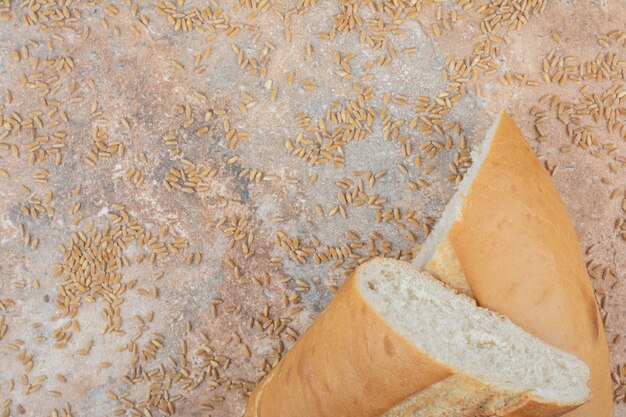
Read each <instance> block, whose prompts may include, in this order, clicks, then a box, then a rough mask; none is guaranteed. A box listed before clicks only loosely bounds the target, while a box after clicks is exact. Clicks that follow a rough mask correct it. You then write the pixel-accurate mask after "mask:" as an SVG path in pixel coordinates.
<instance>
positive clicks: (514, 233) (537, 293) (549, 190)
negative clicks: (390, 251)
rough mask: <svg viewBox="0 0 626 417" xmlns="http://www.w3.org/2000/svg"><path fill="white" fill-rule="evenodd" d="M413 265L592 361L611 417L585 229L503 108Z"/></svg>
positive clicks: (599, 399) (596, 395) (597, 392)
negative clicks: (581, 239) (581, 237)
mask: <svg viewBox="0 0 626 417" xmlns="http://www.w3.org/2000/svg"><path fill="white" fill-rule="evenodd" d="M473 160H474V163H473V165H472V167H471V168H470V170H469V171H468V172H467V175H466V176H465V178H464V179H463V181H462V182H461V183H460V184H459V190H458V192H457V193H456V194H455V195H454V196H453V198H452V199H451V201H450V203H449V204H448V205H447V206H446V207H445V209H444V211H443V214H442V216H441V219H440V220H439V222H438V223H437V225H436V226H435V228H434V229H433V232H432V233H431V234H430V236H429V237H428V239H427V240H426V242H425V243H424V245H423V247H422V248H421V250H420V252H419V253H418V254H417V256H416V257H415V259H414V261H413V263H414V265H416V266H417V267H418V268H421V269H425V270H426V271H428V272H430V273H431V274H432V275H434V276H435V277H437V278H439V279H441V280H442V281H445V282H446V283H447V284H448V285H450V286H451V287H453V288H455V289H457V290H458V291H459V292H463V293H465V294H467V295H471V296H472V297H474V298H475V299H476V301H477V303H478V305H480V306H484V307H486V308H488V309H490V310H493V311H496V312H498V313H500V314H502V315H504V316H506V317H508V318H509V319H511V321H513V323H515V324H517V325H518V326H520V327H522V328H523V329H524V330H526V331H528V332H529V333H531V334H533V335H535V336H537V337H539V338H540V339H542V340H544V341H546V342H548V343H550V344H551V345H553V346H555V347H557V348H559V349H563V350H565V351H567V352H570V353H572V354H574V355H576V356H577V357H579V358H580V359H582V360H584V361H585V362H586V363H587V365H588V366H589V368H590V372H591V382H590V386H591V390H592V393H593V398H592V400H591V401H590V402H588V403H587V404H585V405H583V406H582V407H580V408H578V409H577V410H575V411H573V412H571V413H569V414H567V416H568V417H609V416H612V415H613V401H612V390H611V381H610V374H609V351H608V346H607V343H606V338H605V334H604V328H603V325H602V320H601V318H600V315H599V313H598V309H597V305H596V300H595V296H594V292H593V289H592V287H591V284H590V282H589V278H588V274H587V270H586V267H585V263H584V259H583V255H582V252H581V250H580V247H579V243H578V239H577V237H576V232H575V230H574V227H573V225H572V222H571V220H570V218H569V216H568V213H567V208H566V207H565V205H564V204H563V201H562V200H561V198H560V196H559V193H558V191H557V189H556V188H555V186H554V184H553V183H552V180H551V178H550V176H549V175H548V173H547V171H546V170H545V169H544V167H543V166H542V165H541V163H540V162H539V160H538V159H537V158H536V156H535V154H534V152H533V151H532V149H530V147H529V146H528V144H527V143H526V141H525V139H524V138H523V136H522V134H521V132H520V131H519V129H518V128H517V127H516V126H515V124H514V122H513V120H512V119H511V118H510V117H509V116H508V115H507V114H506V113H504V112H503V113H502V114H501V115H500V117H499V118H498V120H497V121H496V123H495V124H494V126H493V127H492V128H491V129H490V131H489V132H488V133H487V137H486V138H485V140H484V142H483V143H482V146H481V148H480V149H479V151H478V153H476V154H475V155H473Z"/></svg>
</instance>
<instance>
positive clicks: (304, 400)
mask: <svg viewBox="0 0 626 417" xmlns="http://www.w3.org/2000/svg"><path fill="white" fill-rule="evenodd" d="M451 374H452V370H450V369H449V368H447V367H445V366H443V365H440V364H438V363H436V362H435V361H433V360H432V359H431V358H429V357H426V356H425V355H423V354H421V353H420V352H419V351H418V350H417V349H415V347H414V346H412V345H411V343H410V342H408V341H407V340H406V339H404V338H403V337H402V336H400V335H399V334H398V333H396V332H395V331H394V330H393V329H392V328H391V327H389V325H388V324H386V322H385V321H384V320H383V319H382V318H381V317H380V316H379V315H378V313H376V312H375V311H374V310H372V309H371V307H369V306H368V304H367V303H366V302H365V300H363V298H362V296H361V295H360V292H359V290H358V288H357V285H356V279H355V278H354V277H351V278H349V279H348V280H347V281H346V283H345V284H344V285H343V287H342V288H341V289H340V290H339V291H338V292H337V294H336V296H335V298H334V299H333V301H332V302H331V303H330V305H329V306H328V307H327V308H326V310H324V312H323V313H322V314H321V315H320V316H319V317H318V318H317V319H316V320H315V322H314V323H313V324H312V325H311V327H310V328H309V329H308V330H307V331H306V332H305V334H304V335H303V336H302V337H301V338H300V340H298V342H297V343H296V344H295V345H294V346H293V347H292V348H291V350H290V351H289V352H288V353H287V354H286V356H285V357H284V358H283V359H282V360H281V362H280V363H279V364H278V366H277V367H276V368H275V369H274V370H273V371H272V372H271V374H270V375H271V383H267V384H265V383H264V382H265V380H264V381H262V382H261V383H260V384H259V386H257V388H256V389H255V391H254V392H253V394H252V396H251V398H250V400H249V401H248V408H247V409H246V414H245V416H246V417H280V416H289V417H315V416H319V417H321V416H333V417H341V416H359V417H378V416H380V415H381V414H382V413H383V412H385V411H386V410H388V409H389V408H391V407H392V406H393V405H394V404H397V403H399V402H401V401H402V400H404V399H405V398H407V397H408V396H410V395H412V394H414V393H416V392H419V391H421V390H423V389H424V388H426V387H428V386H429V385H432V384H434V383H436V382H438V381H441V380H442V379H445V378H446V377H448V376H449V375H451ZM266 379H267V378H266ZM255 404H258V405H257V408H258V409H257V410H255V409H254V408H255ZM255 411H256V412H255Z"/></svg>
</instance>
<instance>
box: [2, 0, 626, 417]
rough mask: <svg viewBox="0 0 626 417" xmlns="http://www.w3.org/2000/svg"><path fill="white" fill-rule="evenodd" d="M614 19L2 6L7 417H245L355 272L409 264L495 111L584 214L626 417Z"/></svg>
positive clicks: (49, 2)
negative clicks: (250, 396) (268, 375)
mask: <svg viewBox="0 0 626 417" xmlns="http://www.w3.org/2000/svg"><path fill="white" fill-rule="evenodd" d="M625 22H626V3H624V2H623V1H618V0H604V1H580V2H572V1H565V0H554V1H548V0H544V1H541V0H509V1H506V0H495V1H493V0H492V1H489V2H487V1H477V0H475V1H474V0H459V1H454V2H452V1H449V2H439V1H437V2H432V1H423V2H422V1H416V0H396V1H391V0H389V1H387V2H368V1H360V0H353V1H339V2H338V1H330V0H320V1H313V0H306V1H305V0H301V1H294V2H288V1H284V0H278V1H273V0H269V1H266V0H261V1H256V0H254V1H253V0H240V1H230V0H223V1H218V0H211V1H189V0H188V1H176V0H172V1H169V2H164V1H161V0H158V1H152V0H151V1H138V0H136V1H131V0H111V1H98V0H94V1H82V0H80V1H79V0H74V1H64V0H31V1H18V0H13V1H7V0H0V196H1V198H0V415H1V416H3V417H5V416H20V415H24V416H41V415H51V416H67V415H73V416H76V417H80V416H112V415H128V416H140V415H143V416H145V417H150V416H154V417H156V416H159V415H169V414H176V415H185V416H201V415H202V416H213V417H231V416H239V415H241V414H242V411H243V407H244V404H245V397H246V395H247V393H248V392H249V390H250V389H251V388H252V387H253V386H254V383H255V382H256V381H258V379H259V378H260V377H261V376H262V375H263V373H264V372H266V371H267V370H269V369H270V367H271V365H272V363H274V362H275V361H276V360H277V359H279V357H280V356H281V355H282V354H284V352H286V350H287V349H288V348H289V346H291V344H292V343H293V342H294V340H295V339H296V338H297V335H298V334H301V333H302V332H303V331H304V330H305V329H306V328H307V326H308V325H309V324H310V323H311V322H312V321H313V320H314V318H315V317H316V315H317V314H318V313H319V312H320V311H321V310H322V309H323V308H324V306H325V305H326V304H327V303H328V302H329V300H330V299H331V297H332V294H333V290H334V289H336V287H337V286H338V285H340V284H341V282H342V281H343V279H344V277H345V274H346V273H349V271H350V270H352V269H353V268H354V267H355V266H356V265H358V263H360V262H363V261H364V260H366V259H368V258H369V257H373V256H395V257H401V258H404V259H410V257H411V256H412V255H411V251H412V249H413V248H414V247H415V245H416V244H419V243H420V242H423V240H424V239H425V236H426V233H427V231H428V228H429V226H430V225H432V224H434V222H435V221H436V220H437V218H438V216H439V214H440V213H441V211H442V209H443V207H444V205H445V203H446V202H447V200H448V199H449V198H450V197H451V196H452V194H453V192H454V189H455V180H456V179H457V174H459V176H458V179H460V175H462V173H463V170H464V169H466V167H467V165H468V164H469V161H468V158H467V156H468V154H469V151H470V150H471V149H472V148H473V147H474V146H475V145H476V144H477V143H479V142H480V141H481V140H482V137H483V135H484V132H485V131H486V129H487V127H488V126H489V125H490V124H491V122H492V119H493V118H494V116H495V115H496V114H497V112H498V111H499V110H500V109H501V108H506V109H508V110H509V111H510V112H511V114H513V115H514V117H515V119H516V121H517V122H518V124H519V126H520V128H521V129H522V131H523V132H524V134H525V135H526V137H527V139H528V141H529V143H530V144H531V146H532V147H533V149H534V150H535V151H536V153H537V155H538V157H539V158H540V159H541V160H543V161H545V163H546V166H547V168H548V169H550V170H551V171H552V174H553V175H552V176H553V179H554V181H555V183H556V185H557V187H558V189H559V191H560V192H561V194H562V196H563V199H564V201H565V203H566V204H567V206H568V208H569V210H570V214H571V216H572V218H573V220H574V223H575V225H576V229H577V232H578V234H579V237H580V242H581V247H582V248H583V250H585V251H586V253H587V255H586V256H587V259H588V261H589V265H588V267H589V270H590V274H591V275H592V276H593V278H592V280H593V285H594V288H595V289H596V291H597V293H598V300H599V302H600V305H601V307H602V308H601V310H602V313H603V315H606V316H607V318H606V328H607V337H608V339H609V345H610V347H611V361H612V370H613V371H614V374H615V381H616V384H615V390H616V391H615V394H616V406H615V407H616V408H615V410H616V411H615V415H616V416H624V415H626V397H625V395H626V369H624V366H625V363H626V340H624V339H625V338H626V334H624V329H625V328H626V307H625V304H624V300H625V299H626V286H625V285H624V283H623V281H624V279H625V276H624V275H625V273H626V175H625V174H626V171H625V168H626V159H625V157H624V152H625V151H626V123H625V116H626V107H625V102H626V84H625V83H624V74H625V71H626V32H623V31H625V30H626V26H625V24H624V23H625ZM623 124H624V125H623ZM416 159H417V161H416ZM455 163H456V165H455ZM451 164H452V165H451ZM78 187H80V188H78ZM620 377H621V382H620V381H619V380H620ZM620 384H621V385H620ZM590 417H592V416H590Z"/></svg>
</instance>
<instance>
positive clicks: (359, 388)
mask: <svg viewBox="0 0 626 417" xmlns="http://www.w3.org/2000/svg"><path fill="white" fill-rule="evenodd" d="M588 377H589V375H588V369H587V367H586V365H585V364H584V362H582V361H580V360H579V359H577V358H575V357H574V356H573V355H570V354H568V353H565V352H562V351H559V350H558V349H555V348H553V347H552V346H550V345H548V344H546V343H544V342H542V341H540V340H539V339H537V338H535V337H533V336H532V335H530V334H528V333H526V332H524V331H523V330H522V329H520V328H519V327H517V326H515V325H514V324H513V323H511V322H510V321H509V320H508V319H506V318H503V317H501V316H499V315H497V314H495V313H493V312H491V311H488V310H487V309H484V308H480V307H477V306H476V304H475V302H474V300H472V299H470V298H468V297H465V296H463V295H458V294H457V293H455V292H454V291H452V290H450V289H449V288H447V287H445V286H444V285H443V284H442V283H440V282H439V281H437V280H435V279H434V278H432V277H430V276H429V275H428V274H426V273H423V272H421V271H419V270H418V269H417V268H415V267H414V266H412V265H411V264H409V263H406V262H403V261H396V260H391V259H375V260H372V261H369V262H366V263H364V264H363V265H361V266H360V267H359V268H358V269H357V270H356V271H355V272H354V274H353V275H352V276H351V277H350V278H349V279H348V280H347V281H346V282H345V284H344V285H343V286H342V287H341V289H340V290H339V291H338V293H337V294H336V296H335V298H334V299H333V300H332V302H331V303H330V305H329V306H328V307H327V308H326V309H325V310H324V311H323V312H322V314H321V315H320V316H319V317H318V318H317V319H316V320H315V322H314V323H313V324H312V326H311V327H310V328H309V329H308V330H307V331H306V332H305V333H304V335H303V336H302V337H301V338H300V339H299V340H298V342H297V343H296V344H295V345H294V346H293V347H292V348H291V349H290V350H289V352H287V354H286V355H285V356H284V358H283V359H282V360H281V361H280V362H279V364H278V365H277V366H276V367H275V368H274V369H273V370H272V371H271V372H270V373H269V374H268V375H267V376H266V377H265V378H264V379H263V380H262V381H261V382H260V383H259V384H258V385H257V387H256V388H255V390H254V392H253V393H252V396H251V397H250V399H249V402H248V407H247V409H246V413H245V416H246V417H286V416H289V417H380V416H387V417H399V416H413V417H418V416H419V417H437V416H447V417H452V416H456V417H461V416H492V415H497V416H504V415H513V414H511V413H513V412H515V413H517V414H515V415H518V416H528V417H530V416H532V417H541V416H545V417H547V416H556V415H559V414H561V413H562V412H565V411H568V410H571V409H573V408H574V407H576V406H578V405H579V404H581V403H582V402H584V401H586V400H587V399H588V397H589V390H588V388H587V379H588Z"/></svg>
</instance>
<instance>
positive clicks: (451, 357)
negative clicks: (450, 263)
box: [356, 259, 589, 404]
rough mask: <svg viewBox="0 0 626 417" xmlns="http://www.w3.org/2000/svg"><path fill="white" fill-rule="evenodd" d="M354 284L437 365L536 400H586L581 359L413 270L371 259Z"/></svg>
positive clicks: (585, 377) (585, 376)
mask: <svg viewBox="0 0 626 417" xmlns="http://www.w3.org/2000/svg"><path fill="white" fill-rule="evenodd" d="M356 279H357V281H358V283H357V285H358V288H359V291H360V292H361V294H362V295H363V297H364V298H365V300H366V301H367V303H368V304H369V305H370V306H371V307H372V308H373V309H374V310H375V311H377V312H378V314H380V315H381V316H382V318H383V319H384V320H385V321H386V322H388V323H390V324H391V326H392V327H393V328H394V329H395V330H396V331H397V332H398V333H399V334H401V335H402V336H404V337H405V338H406V339H408V340H409V341H410V342H411V343H413V344H414V345H415V347H416V348H417V349H419V350H420V351H423V352H425V353H427V354H428V355H429V356H431V357H432V358H433V359H435V360H436V361H437V362H439V363H442V364H446V365H447V366H449V367H452V368H454V369H456V370H457V371H458V372H463V373H465V374H467V375H469V376H471V377H475V378H478V379H480V380H481V381H483V382H487V383H489V384H491V385H493V386H494V387H496V388H497V389H500V390H507V391H512V392H520V393H526V392H530V393H531V395H532V396H533V397H534V398H536V399H538V400H540V401H545V402H557V403H560V404H580V403H582V402H584V401H585V400H586V399H588V397H589V389H588V387H587V381H588V379H589V370H588V368H587V365H586V364H585V363H584V362H583V361H581V360H579V359H578V358H576V357H575V356H573V355H571V354H569V353H566V352H563V351H561V350H558V349H556V348H554V347H552V346H550V345H548V344H547V343H545V342H543V341H541V340H540V339H538V338H536V337H534V336H532V335H531V334H529V333H527V332H525V331H524V330H522V329H521V328H519V327H517V326H516V325H515V324H513V323H512V322H511V321H509V320H508V319H506V318H504V317H501V316H498V315H497V314H495V313H493V312H491V311H489V310H487V309H484V308H482V307H478V306H476V304H475V302H474V301H473V300H472V299H470V298H468V297H465V296H463V295H459V294H456V293H455V292H454V291H452V290H450V289H449V288H447V287H445V285H444V284H442V283H440V282H439V281H437V280H436V279H434V278H432V277H431V276H430V275H428V274H426V273H423V272H421V271H419V270H418V269H417V268H415V267H413V266H412V265H410V264H408V263H406V262H402V261H396V260H391V259H374V260H372V261H369V262H366V263H364V264H363V265H361V266H360V267H359V269H358V271H357V274H356ZM407 365H408V364H407Z"/></svg>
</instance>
